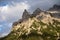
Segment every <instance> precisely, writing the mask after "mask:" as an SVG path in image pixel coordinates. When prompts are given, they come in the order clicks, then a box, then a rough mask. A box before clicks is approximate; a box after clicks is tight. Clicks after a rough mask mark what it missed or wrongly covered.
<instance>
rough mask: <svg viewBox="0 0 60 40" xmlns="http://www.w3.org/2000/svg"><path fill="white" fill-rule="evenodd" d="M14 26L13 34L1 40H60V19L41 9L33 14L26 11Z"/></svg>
mask: <svg viewBox="0 0 60 40" xmlns="http://www.w3.org/2000/svg"><path fill="white" fill-rule="evenodd" d="M12 26H13V28H12V31H11V33H10V34H8V35H7V36H6V37H4V38H1V39H0V40H60V19H59V18H56V17H54V16H53V15H52V13H51V12H47V11H42V10H40V9H39V8H37V9H36V10H35V11H34V12H33V14H30V13H29V12H28V11H27V10H25V11H24V12H23V15H22V19H19V20H18V21H16V22H14V23H13V25H12Z"/></svg>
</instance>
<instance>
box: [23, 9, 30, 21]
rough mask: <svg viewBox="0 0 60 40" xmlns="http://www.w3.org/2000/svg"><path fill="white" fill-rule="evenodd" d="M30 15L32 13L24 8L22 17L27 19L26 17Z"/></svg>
mask: <svg viewBox="0 0 60 40" xmlns="http://www.w3.org/2000/svg"><path fill="white" fill-rule="evenodd" d="M29 17H30V14H29V12H28V11H27V10H24V12H23V15H22V19H23V20H25V19H28V18H29Z"/></svg>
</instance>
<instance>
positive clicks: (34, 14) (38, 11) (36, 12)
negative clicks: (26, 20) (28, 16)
mask: <svg viewBox="0 0 60 40" xmlns="http://www.w3.org/2000/svg"><path fill="white" fill-rule="evenodd" d="M40 12H41V10H40V9H39V8H37V9H36V10H35V11H34V12H33V14H32V15H33V16H36V15H38V14H39V13H40Z"/></svg>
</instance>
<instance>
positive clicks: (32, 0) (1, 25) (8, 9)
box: [0, 0, 60, 37]
mask: <svg viewBox="0 0 60 40" xmlns="http://www.w3.org/2000/svg"><path fill="white" fill-rule="evenodd" d="M59 3H60V0H0V37H1V36H5V35H6V34H8V33H9V32H10V30H11V28H12V23H13V22H14V21H17V20H18V19H20V18H22V17H21V16H22V14H23V11H24V9H27V10H28V11H30V12H31V13H32V11H34V10H35V9H36V8H40V9H42V10H47V9H49V8H50V7H52V6H53V5H54V4H59ZM59 5H60V4H59Z"/></svg>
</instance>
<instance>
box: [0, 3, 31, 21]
mask: <svg viewBox="0 0 60 40" xmlns="http://www.w3.org/2000/svg"><path fill="white" fill-rule="evenodd" d="M12 3H13V5H6V6H3V7H0V21H9V22H11V21H14V20H16V19H18V18H21V16H22V13H23V11H24V9H29V7H30V6H29V5H28V4H27V2H20V3H15V2H12Z"/></svg>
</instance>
